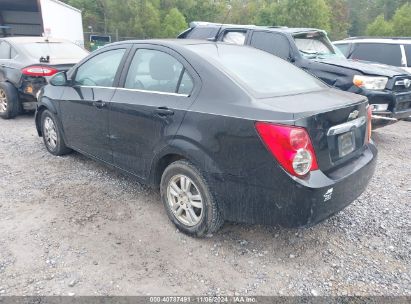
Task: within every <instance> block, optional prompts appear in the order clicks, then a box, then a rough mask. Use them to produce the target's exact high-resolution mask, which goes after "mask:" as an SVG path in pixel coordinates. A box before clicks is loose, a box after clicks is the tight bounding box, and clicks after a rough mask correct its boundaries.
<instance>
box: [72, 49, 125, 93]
mask: <svg viewBox="0 0 411 304" xmlns="http://www.w3.org/2000/svg"><path fill="white" fill-rule="evenodd" d="M125 51H126V50H125V49H117V50H111V51H107V52H104V53H101V54H98V55H96V56H94V57H93V58H91V59H90V60H88V61H86V62H85V63H84V64H83V65H81V66H80V67H79V68H78V70H77V73H76V78H75V83H76V84H78V85H82V86H101V87H112V86H113V84H114V78H115V77H116V74H117V70H118V67H119V65H120V62H121V59H122V58H123V55H124V52H125Z"/></svg>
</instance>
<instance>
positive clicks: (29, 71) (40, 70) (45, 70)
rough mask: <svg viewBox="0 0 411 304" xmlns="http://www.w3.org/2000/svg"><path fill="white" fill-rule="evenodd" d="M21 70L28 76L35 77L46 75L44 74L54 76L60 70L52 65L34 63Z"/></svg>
mask: <svg viewBox="0 0 411 304" xmlns="http://www.w3.org/2000/svg"><path fill="white" fill-rule="evenodd" d="M21 72H22V73H23V74H24V75H27V76H35V77H38V76H43V77H44V76H53V75H54V74H56V73H57V72H58V70H57V69H55V68H51V67H46V66H40V65H33V66H29V67H26V68H24V69H22V70H21Z"/></svg>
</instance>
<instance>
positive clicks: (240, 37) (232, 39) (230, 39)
mask: <svg viewBox="0 0 411 304" xmlns="http://www.w3.org/2000/svg"><path fill="white" fill-rule="evenodd" d="M245 37H246V33H245V32H244V31H228V32H226V33H225V34H224V37H223V42H225V43H231V44H238V45H243V44H244V43H245Z"/></svg>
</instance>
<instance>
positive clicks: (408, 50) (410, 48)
mask: <svg viewBox="0 0 411 304" xmlns="http://www.w3.org/2000/svg"><path fill="white" fill-rule="evenodd" d="M404 48H405V54H406V55H407V63H408V66H409V67H411V44H404Z"/></svg>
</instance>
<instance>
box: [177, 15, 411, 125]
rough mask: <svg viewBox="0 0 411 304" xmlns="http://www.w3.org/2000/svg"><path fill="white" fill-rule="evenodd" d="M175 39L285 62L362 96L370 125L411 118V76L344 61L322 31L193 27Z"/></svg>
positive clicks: (197, 24) (211, 25) (384, 67)
mask: <svg viewBox="0 0 411 304" xmlns="http://www.w3.org/2000/svg"><path fill="white" fill-rule="evenodd" d="M178 38H189V39H207V40H218V41H224V42H227V43H233V44H240V45H242V44H243V45H249V46H252V47H255V48H258V49H261V50H263V51H266V52H269V53H271V54H274V55H276V56H278V57H281V58H283V59H285V60H288V61H290V62H292V63H293V64H295V65H296V66H298V67H300V68H302V69H304V70H306V71H307V72H309V73H311V74H313V75H314V76H316V77H318V78H320V79H321V80H323V81H324V82H326V83H327V84H329V85H331V86H334V87H337V88H339V89H341V90H344V91H348V92H353V93H357V94H361V95H364V96H366V97H367V98H368V100H369V103H370V104H371V105H373V106H374V111H373V118H374V124H375V125H380V126H381V125H386V124H388V123H390V122H394V121H396V120H397V119H404V118H407V117H408V116H410V115H411V87H409V86H407V84H408V83H409V81H410V80H411V74H409V73H407V72H406V71H404V70H403V69H400V68H396V67H392V66H388V65H376V64H371V63H368V62H361V61H354V60H349V59H346V58H345V57H344V55H343V54H342V53H341V52H340V51H339V50H338V49H337V48H336V47H334V46H333V45H332V43H331V42H330V40H329V39H328V37H327V33H326V32H324V31H322V30H318V29H310V28H287V27H262V26H254V25H221V24H214V23H206V22H193V23H191V24H190V28H189V29H188V30H186V31H184V32H183V33H181V34H180V35H179V37H178ZM290 81H293V80H292V79H290ZM296 85H297V84H296Z"/></svg>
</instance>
